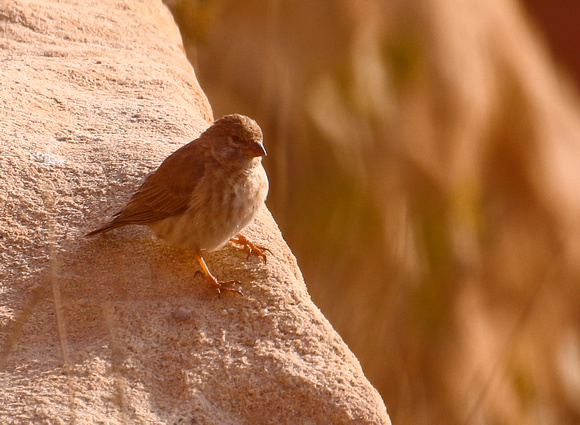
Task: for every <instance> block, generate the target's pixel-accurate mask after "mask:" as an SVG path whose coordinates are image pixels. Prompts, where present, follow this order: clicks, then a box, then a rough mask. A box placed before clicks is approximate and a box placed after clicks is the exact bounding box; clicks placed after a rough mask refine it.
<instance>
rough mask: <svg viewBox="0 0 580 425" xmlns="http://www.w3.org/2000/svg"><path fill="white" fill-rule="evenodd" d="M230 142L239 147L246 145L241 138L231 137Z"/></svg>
mask: <svg viewBox="0 0 580 425" xmlns="http://www.w3.org/2000/svg"><path fill="white" fill-rule="evenodd" d="M230 142H231V143H233V144H234V145H238V146H239V145H242V144H243V143H244V141H243V140H242V138H241V137H240V136H230Z"/></svg>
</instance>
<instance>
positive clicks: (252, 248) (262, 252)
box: [230, 233, 272, 264]
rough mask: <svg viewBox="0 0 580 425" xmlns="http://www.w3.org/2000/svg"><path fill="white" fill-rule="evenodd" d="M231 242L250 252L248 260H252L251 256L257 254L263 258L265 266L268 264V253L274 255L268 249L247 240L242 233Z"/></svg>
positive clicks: (231, 239)
mask: <svg viewBox="0 0 580 425" xmlns="http://www.w3.org/2000/svg"><path fill="white" fill-rule="evenodd" d="M230 241H232V242H233V243H237V244H238V245H242V246H243V247H244V248H245V249H246V251H247V252H248V258H250V255H251V254H256V255H257V256H258V257H261V258H263V259H264V264H266V251H268V252H269V253H270V254H271V253H272V251H270V250H269V249H268V248H266V247H263V246H260V245H256V244H255V243H253V242H250V241H249V240H248V238H246V237H245V236H244V235H242V234H241V233H238V234H237V235H236V236H234V237H232V238H230Z"/></svg>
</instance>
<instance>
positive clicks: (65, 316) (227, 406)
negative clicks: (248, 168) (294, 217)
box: [0, 0, 390, 424]
mask: <svg viewBox="0 0 580 425" xmlns="http://www.w3.org/2000/svg"><path fill="white" fill-rule="evenodd" d="M0 11H1V12H0V47H1V48H2V50H1V52H0V55H1V56H0V72H1V78H0V99H1V102H2V103H1V105H2V106H1V107H0V108H1V109H0V110H1V111H2V114H1V117H2V118H1V120H0V177H1V178H0V202H1V203H0V209H1V218H2V219H1V220H0V282H1V283H0V326H1V327H0V350H1V356H0V388H1V391H2V397H1V398H0V422H1V423H6V424H11V423H68V422H71V421H75V422H76V423H79V424H83V423H86V424H95V423H110V424H114V423H131V424H139V423H142V424H152V423H195V424H240V423H241V424H243V423H248V424H249V423H252V424H253V423H268V424H277V423H301V424H308V423H312V424H321V423H333V424H339V423H357V424H364V423H369V424H370V423H372V424H388V423H390V422H389V419H388V416H387V413H386V408H385V406H384V404H383V401H382V400H381V398H380V396H379V395H378V393H377V392H376V391H375V389H374V388H373V387H372V386H371V385H370V383H369V382H368V381H367V380H366V378H365V377H364V375H363V372H362V370H361V368H360V365H359V363H358V361H357V359H356V358H355V357H354V356H353V355H352V353H351V352H350V351H349V350H348V348H347V347H346V345H345V344H344V342H343V341H342V340H341V338H340V337H339V336H338V335H337V334H336V333H335V332H334V330H333V329H332V327H331V326H330V324H329V323H328V321H327V320H326V319H325V318H324V317H323V316H322V314H321V313H320V311H319V310H318V309H317V308H316V306H315V305H314V304H313V303H312V301H311V300H310V297H309V295H308V292H307V290H306V287H305V285H304V282H303V280H302V277H301V274H300V271H299V269H298V266H297V264H296V260H295V258H294V257H293V255H292V253H291V252H290V250H289V249H288V247H287V246H286V244H285V243H284V240H283V239H282V237H281V235H280V232H279V230H278V228H277V226H276V224H275V222H274V220H273V219H272V217H271V215H270V214H269V212H268V211H267V210H266V209H264V210H263V212H262V213H261V214H260V215H259V217H258V218H257V219H256V221H255V222H254V223H253V224H252V225H250V228H249V229H248V230H247V231H246V234H247V235H248V236H250V237H251V238H252V239H254V240H255V241H257V242H258V243H261V244H263V245H265V246H267V247H268V248H269V249H270V250H271V251H272V254H271V255H269V257H268V264H267V265H264V264H262V263H261V262H260V260H259V259H258V258H250V259H247V260H246V256H245V253H244V252H243V251H242V250H240V249H239V248H236V247H234V246H227V247H226V248H224V249H222V250H220V251H218V252H215V253H212V254H210V255H208V256H207V261H208V264H209V265H210V267H211V268H212V270H213V271H214V272H215V274H216V275H217V276H218V277H221V278H224V279H239V280H241V281H243V282H245V284H244V293H245V296H244V297H238V296H231V294H225V295H223V296H222V297H221V298H218V297H217V295H216V293H215V291H214V290H213V289H212V288H211V287H210V286H209V285H208V284H207V282H205V281H204V280H203V278H201V277H199V276H195V272H196V270H197V266H196V263H195V261H193V257H192V255H191V253H188V252H185V251H179V250H176V249H173V248H171V247H168V246H165V245H163V244H162V243H160V242H158V241H156V240H155V239H154V238H153V237H152V235H151V233H150V232H149V231H148V230H147V229H145V228H141V227H130V228H126V229H120V230H117V231H115V232H111V233H109V234H107V235H105V236H102V237H98V238H94V239H86V238H84V237H83V235H84V234H85V233H86V232H87V231H88V230H91V229H93V228H95V227H96V226H98V225H99V224H102V223H103V221H104V220H105V219H106V217H107V216H110V215H111V214H112V213H114V212H116V211H117V209H118V208H119V207H120V206H121V205H122V204H123V203H124V202H125V201H126V200H127V198H128V196H129V195H130V193H131V192H132V191H133V190H134V189H135V188H136V187H137V186H138V185H139V183H140V182H141V180H142V179H143V177H144V176H145V175H146V173H147V172H148V171H150V170H151V169H154V168H155V167H156V166H157V165H158V164H159V163H160V162H161V160H162V159H163V158H164V157H165V156H167V155H168V154H169V153H171V152H172V151H174V150H176V149H177V148H178V147H179V146H181V145H182V144H184V143H186V142H188V141H190V140H191V139H192V138H194V137H196V136H197V135H198V134H199V133H200V132H201V131H203V129H204V128H205V127H207V125H208V123H209V122H211V121H212V113H211V108H210V106H209V104H208V101H207V99H206V98H205V96H204V94H203V92H202V91H201V89H200V87H199V85H198V83H197V80H196V78H195V74H194V72H193V69H192V67H191V65H190V64H189V63H188V62H187V60H186V58H185V55H184V54H183V49H182V46H181V39H180V35H179V33H178V30H177V28H176V26H175V24H174V22H173V19H172V18H171V16H170V14H169V13H168V11H167V10H166V8H165V7H164V6H163V5H162V3H161V2H160V1H158V0H143V1H139V2H136V1H129V0H127V1H121V0H119V1H114V0H108V1H101V0H98V1H97V0H92V1H91V0H88V1H87V0H77V1H73V0H71V1H56V0H55V1H49V0H36V1H34V0H31V1H18V0H17V1H13V0H11V1H0ZM232 112H234V111H232ZM266 144H267V140H266ZM273 190H276V189H275V188H273Z"/></svg>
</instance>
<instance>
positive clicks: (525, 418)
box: [167, 0, 580, 425]
mask: <svg viewBox="0 0 580 425" xmlns="http://www.w3.org/2000/svg"><path fill="white" fill-rule="evenodd" d="M167 3H168V5H169V6H170V8H171V9H172V11H173V13H174V16H175V19H176V21H177V23H178V25H179V26H180V28H181V31H182V34H183V37H184V43H185V47H186V50H187V54H188V56H189V58H190V60H191V62H192V63H193V65H194V67H195V70H196V73H197V75H198V79H199V81H200V83H201V86H202V88H203V89H204V91H205V93H206V94H207V95H208V98H209V100H210V103H211V105H212V107H213V110H214V116H215V117H216V118H218V117H220V116H222V115H224V114H227V113H233V112H239V113H244V114H247V115H249V116H251V117H253V118H255V119H256V120H257V121H258V122H259V123H260V125H261V126H262V128H263V130H264V134H265V140H266V146H267V148H268V152H269V156H268V157H267V159H266V161H265V166H266V168H267V170H268V174H269V176H270V181H271V192H270V195H269V199H268V202H267V203H268V206H269V208H270V209H271V211H272V212H273V214H274V216H275V218H276V220H277V222H278V224H279V225H280V227H281V229H282V232H283V234H284V236H285V238H286V240H287V241H288V243H289V245H290V246H291V248H292V250H293V251H294V253H295V255H296V256H297V257H298V261H299V264H300V266H301V269H302V271H303V273H304V276H305V279H306V283H307V285H308V288H309V290H310V293H311V294H312V297H313V299H314V301H315V303H316V304H317V305H318V306H319V307H320V309H321V310H322V311H323V313H324V314H325V315H326V317H327V318H328V319H329V320H330V322H331V323H332V324H333V326H334V327H335V329H336V330H337V331H338V332H339V333H340V335H341V336H342V337H343V338H344V340H345V341H346V342H347V344H348V345H349V346H350V348H351V349H352V350H353V352H354V353H355V354H356V355H357V357H358V358H359V359H360V362H361V364H362V366H363V369H364V371H365V373H366V375H367V376H368V378H369V379H370V380H371V382H372V383H373V384H374V385H375V387H376V388H377V389H378V390H379V391H380V392H381V394H382V396H383V398H384V400H385V403H386V404H387V408H388V411H389V414H390V416H391V419H392V421H393V423H394V424H439V423H441V424H443V423H444V424H511V425H513V424H528V425H529V424H543V425H545V424H578V423H580V285H579V277H580V273H579V272H580V268H579V265H580V220H579V219H580V190H579V189H580V115H579V113H578V112H579V110H580V108H579V104H578V94H577V88H576V87H577V85H578V82H579V80H580V54H579V53H580V52H579V50H580V43H579V42H578V41H579V36H580V25H578V18H579V17H580V3H578V2H577V1H574V0H568V1H564V0H560V1H558V2H552V1H549V0H526V1H523V0H522V1H516V0H488V1H486V2H482V1H479V0H430V1H429V0H427V1H425V0H423V1H420V0H317V1H311V0H292V1H290V0H286V1H283V0H267V1H266V0H238V1H231V0H167Z"/></svg>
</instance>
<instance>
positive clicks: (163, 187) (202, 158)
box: [106, 140, 211, 230]
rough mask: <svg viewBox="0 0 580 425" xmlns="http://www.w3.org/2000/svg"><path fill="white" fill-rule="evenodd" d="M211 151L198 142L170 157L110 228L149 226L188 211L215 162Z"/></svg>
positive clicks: (112, 222)
mask: <svg viewBox="0 0 580 425" xmlns="http://www.w3.org/2000/svg"><path fill="white" fill-rule="evenodd" d="M207 149H208V147H207V145H205V144H203V143H199V140H195V141H193V142H191V143H189V144H187V145H185V146H183V147H181V148H180V149H178V150H177V151H175V152H174V153H173V154H171V155H170V156H168V157H167V158H166V159H165V161H163V163H162V164H161V165H160V166H159V168H158V169H157V170H156V171H154V172H153V173H152V174H150V175H149V176H148V177H147V178H146V179H145V181H144V182H143V184H142V185H141V187H139V189H138V190H137V192H136V193H135V194H134V195H133V196H132V197H131V199H130V200H129V203H128V204H127V206H126V207H125V208H123V210H122V211H120V212H119V213H118V214H117V216H116V217H115V218H114V219H113V220H112V221H111V223H110V224H109V225H108V226H106V227H110V229H113V228H115V227H120V226H125V225H127V224H147V223H150V222H153V221H157V220H162V219H164V218H167V217H170V216H173V215H177V214H181V213H183V212H185V210H186V209H187V207H188V205H189V201H190V199H191V195H192V193H193V191H194V189H195V187H196V186H197V184H198V183H199V181H200V180H201V178H202V177H203V174H204V172H205V166H206V164H207V163H208V161H210V162H211V157H210V156H209V155H208V154H209V152H208V151H207ZM107 230H109V229H107Z"/></svg>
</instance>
